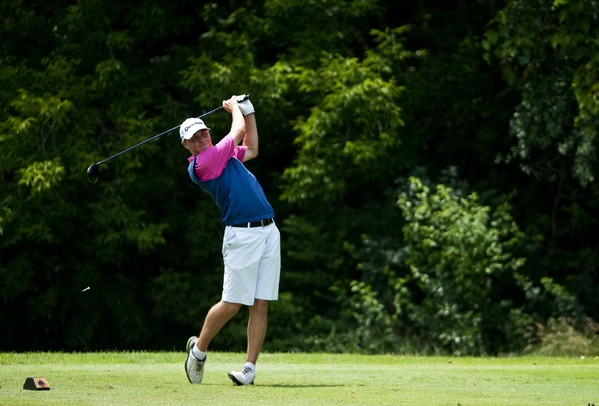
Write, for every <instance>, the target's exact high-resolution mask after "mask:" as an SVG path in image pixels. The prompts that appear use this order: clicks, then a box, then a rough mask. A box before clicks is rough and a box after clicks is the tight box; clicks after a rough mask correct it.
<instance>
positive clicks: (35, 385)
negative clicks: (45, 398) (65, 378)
mask: <svg viewBox="0 0 599 406" xmlns="http://www.w3.org/2000/svg"><path fill="white" fill-rule="evenodd" d="M23 389H29V390H50V384H49V383H48V380H47V379H46V378H44V377H39V378H27V379H25V383H24V384H23Z"/></svg>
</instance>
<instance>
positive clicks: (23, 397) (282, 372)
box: [0, 352, 599, 406]
mask: <svg viewBox="0 0 599 406" xmlns="http://www.w3.org/2000/svg"><path fill="white" fill-rule="evenodd" d="M243 361H244V355H243V354H233V353H210V354H209V358H208V362H207V364H206V370H205V373H204V382H203V383H202V384H201V385H191V384H189V383H188V382H187V378H186V376H185V372H184V369H183V362H184V354H183V353H182V352H181V353H174V352H165V353H145V352H142V353H74V354H71V353H22V354H12V353H2V354H0V405H41V404H44V405H198V404H210V405H238V404H260V405H264V404H272V405H285V406H289V405H309V404H314V405H348V404H356V405H358V404H359V405H532V404H542V405H581V406H582V405H584V406H586V405H588V404H589V403H591V404H592V403H595V404H599V359H598V358H596V357H587V358H544V357H515V358H448V357H411V356H410V357H408V356H391V355H387V356H366V355H337V354H262V355H261V357H260V362H259V364H258V371H257V377H256V385H254V386H248V387H235V386H233V384H232V383H231V382H230V381H229V379H228V378H227V372H229V371H230V370H232V369H236V368H239V367H240V366H241V364H242V362H243ZM35 376H43V377H46V378H47V379H48V382H49V384H50V386H51V389H50V390H49V391H31V390H24V389H23V383H24V382H25V379H26V378H27V377H35Z"/></svg>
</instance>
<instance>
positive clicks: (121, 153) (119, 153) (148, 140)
mask: <svg viewBox="0 0 599 406" xmlns="http://www.w3.org/2000/svg"><path fill="white" fill-rule="evenodd" d="M244 100H245V99H244ZM222 108H223V106H219V107H217V108H215V109H213V110H210V111H209V112H206V113H204V114H202V115H199V116H197V117H196V118H202V117H206V116H208V115H210V114H212V113H215V112H217V111H219V110H221V109H222ZM179 127H181V124H179V125H178V126H176V127H173V128H169V129H168V130H166V131H163V132H161V133H160V134H156V135H154V136H153V137H150V138H148V139H147V140H144V141H142V142H138V143H137V144H135V145H132V146H130V147H129V148H127V149H124V150H122V151H121V152H118V153H116V154H114V155H113V156H110V157H108V158H105V159H103V160H101V161H98V162H96V163H95V164H96V165H100V164H103V163H104V162H108V161H110V160H111V159H114V158H116V157H117V156H119V155H123V154H124V153H125V152H129V151H131V150H132V149H134V148H137V147H139V146H140V145H143V144H145V143H148V142H150V141H153V140H155V139H156V138H159V137H162V136H163V135H164V134H167V133H170V132H171V131H173V130H176V129H177V128H179Z"/></svg>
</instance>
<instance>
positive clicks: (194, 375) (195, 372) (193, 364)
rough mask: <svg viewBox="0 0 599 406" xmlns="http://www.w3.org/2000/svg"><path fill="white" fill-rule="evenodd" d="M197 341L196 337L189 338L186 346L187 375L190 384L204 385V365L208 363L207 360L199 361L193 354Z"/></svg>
mask: <svg viewBox="0 0 599 406" xmlns="http://www.w3.org/2000/svg"><path fill="white" fill-rule="evenodd" d="M197 340H198V338H197V337H196V336H192V337H189V340H187V346H186V348H187V359H186V360H185V373H186V374H187V379H189V382H190V383H202V378H204V363H205V362H206V358H204V359H202V360H199V359H197V358H196V357H195V356H194V355H193V353H192V352H191V350H192V348H193V347H194V346H195V345H196V341H197Z"/></svg>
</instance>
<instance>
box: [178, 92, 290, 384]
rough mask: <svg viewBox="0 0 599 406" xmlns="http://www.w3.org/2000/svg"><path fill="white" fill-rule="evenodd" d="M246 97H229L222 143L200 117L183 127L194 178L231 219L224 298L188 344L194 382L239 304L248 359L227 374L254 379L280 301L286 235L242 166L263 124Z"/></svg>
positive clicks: (226, 220) (187, 364) (226, 235)
mask: <svg viewBox="0 0 599 406" xmlns="http://www.w3.org/2000/svg"><path fill="white" fill-rule="evenodd" d="M242 98H243V97H242V96H233V97H231V98H230V99H229V100H225V101H223V107H224V109H225V110H226V111H227V112H229V113H231V118H232V123H231V130H230V132H229V134H227V135H226V136H225V137H224V138H223V139H221V140H220V141H219V142H218V143H217V144H216V145H213V144H212V140H211V138H210V128H208V127H207V126H206V124H204V122H203V121H202V120H200V119H198V118H188V119H187V120H185V121H184V122H183V124H181V127H180V129H179V133H180V136H181V143H182V144H183V146H184V147H185V148H186V149H187V150H188V151H189V152H190V153H191V156H190V157H189V167H188V172H189V176H190V177H191V180H192V181H193V182H194V183H196V184H197V185H198V186H199V187H200V188H201V189H202V190H204V191H205V192H207V193H208V194H210V196H211V197H212V199H213V200H214V203H216V205H217V206H218V208H219V209H220V211H221V219H222V221H223V223H224V224H225V231H224V237H223V245H222V255H223V260H224V268H225V270H224V278H223V290H222V297H221V300H220V302H218V303H216V304H215V305H214V306H212V308H211V309H210V310H209V311H208V314H207V315H206V318H205V320H204V325H203V326H202V330H201V331H200V335H199V337H196V336H193V337H190V338H189V340H188V341H187V359H186V360H185V372H186V373H187V378H188V379H189V382H191V383H201V382H202V378H203V375H204V364H205V363H206V352H207V351H208V345H209V344H210V342H211V341H212V339H213V338H214V337H215V336H216V334H217V333H218V332H219V331H220V330H221V328H222V327H223V326H224V325H225V324H226V323H227V322H228V321H229V320H230V319H231V318H232V317H233V316H234V315H235V314H236V313H237V312H238V311H239V309H240V308H241V306H248V309H249V318H248V322H247V358H246V362H245V364H244V366H243V368H241V371H232V372H230V373H229V378H230V379H231V380H232V381H233V383H234V384H236V385H251V384H253V383H254V377H255V376H256V361H257V360H258V355H259V354H260V350H261V348H262V343H263V342H264V337H265V335H266V327H267V322H268V302H269V301H271V300H277V299H278V292H279V277H280V270H281V255H280V234H279V230H278V228H277V226H276V224H275V222H274V211H273V209H272V207H271V205H270V203H269V202H268V200H267V199H266V196H265V195H264V191H263V190H262V187H261V186H260V184H259V183H258V181H257V180H256V177H255V176H254V175H253V174H252V173H251V172H250V171H248V170H247V169H246V167H245V166H244V165H243V162H245V161H247V160H249V159H252V158H255V157H256V156H258V128H257V126H256V115H255V112H254V106H253V105H252V103H251V102H250V100H249V99H248V98H246V100H244V101H242V102H238V101H237V100H240V99H242Z"/></svg>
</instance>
